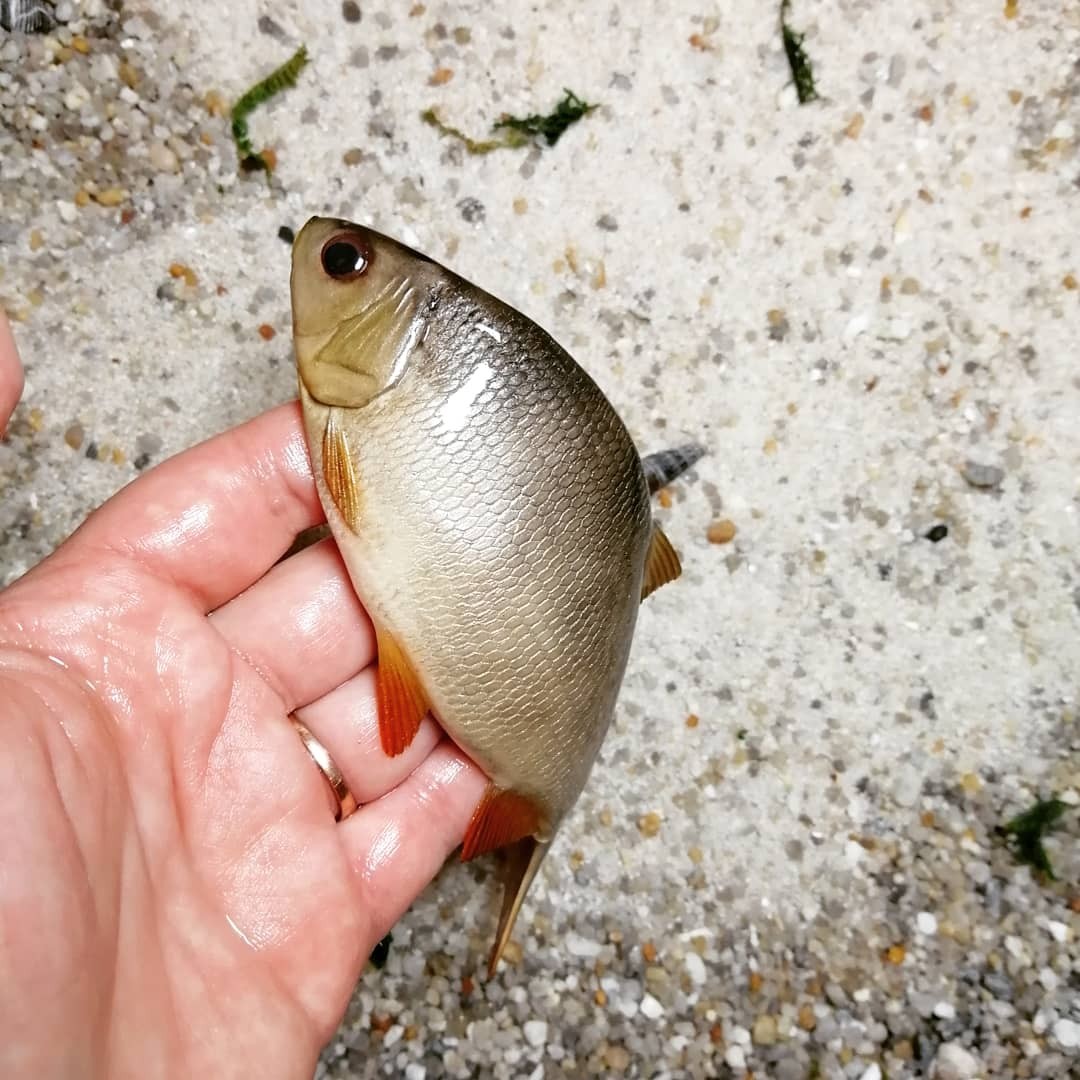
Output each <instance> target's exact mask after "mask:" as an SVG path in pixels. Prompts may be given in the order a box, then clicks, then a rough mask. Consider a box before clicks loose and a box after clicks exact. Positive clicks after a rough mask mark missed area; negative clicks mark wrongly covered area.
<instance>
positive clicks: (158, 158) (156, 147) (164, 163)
mask: <svg viewBox="0 0 1080 1080" xmlns="http://www.w3.org/2000/svg"><path fill="white" fill-rule="evenodd" d="M150 164H151V165H153V166H154V168H155V169H157V171H158V172H169V173H174V172H176V171H177V169H178V168H179V167H180V161H179V159H178V158H177V156H176V154H174V153H173V151H172V150H170V149H169V148H168V147H167V146H166V145H165V144H164V143H163V142H152V143H151V144H150Z"/></svg>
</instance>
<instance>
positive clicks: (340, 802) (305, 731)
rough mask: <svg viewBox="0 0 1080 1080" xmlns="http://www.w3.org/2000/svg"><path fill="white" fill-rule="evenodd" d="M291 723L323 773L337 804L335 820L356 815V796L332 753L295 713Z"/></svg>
mask: <svg viewBox="0 0 1080 1080" xmlns="http://www.w3.org/2000/svg"><path fill="white" fill-rule="evenodd" d="M289 721H290V723H291V724H292V726H293V727H294V728H295V729H296V734H297V735H299V736H300V741H301V742H302V743H303V744H304V749H305V750H306V751H307V752H308V756H309V757H310V758H311V760H312V761H314V762H315V765H316V767H317V768H318V770H319V772H321V773H322V775H323V779H324V780H326V783H327V784H328V785H329V787H330V791H331V793H332V794H333V796H334V799H335V801H336V802H337V810H336V811H335V812H334V820H335V821H344V820H345V818H347V817H349V815H350V814H355V813H356V811H357V810H358V809H359V805H358V803H357V801H356V796H354V795H353V793H352V792H351V791H350V790H349V785H348V784H347V783H345V777H344V776H342V774H341V770H340V769H339V768H338V767H337V764H336V763H335V761H334V759H333V758H332V757H331V756H330V751H329V750H327V749H326V747H325V746H323V744H322V743H321V742H319V740H318V739H316V738H315V736H314V735H312V733H311V730H310V729H309V728H308V727H307V725H306V724H305V723H304V722H303V721H302V720H300V719H299V718H298V717H297V716H296V714H295V713H290V714H289Z"/></svg>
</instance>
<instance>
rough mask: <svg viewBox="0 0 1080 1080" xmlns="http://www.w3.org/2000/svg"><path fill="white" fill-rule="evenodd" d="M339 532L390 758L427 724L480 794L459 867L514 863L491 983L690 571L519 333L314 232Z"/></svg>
mask: <svg viewBox="0 0 1080 1080" xmlns="http://www.w3.org/2000/svg"><path fill="white" fill-rule="evenodd" d="M290 288H291V295H292V314H293V345H294V351H295V356H296V365H297V374H298V386H299V397H300V403H301V409H302V413H303V422H304V428H305V433H306V438H307V443H308V447H309V450H310V453H311V459H312V466H313V472H314V475H315V482H316V485H317V488H318V493H319V497H320V500H321V502H322V505H323V508H324V510H325V513H326V519H327V524H328V526H329V529H330V532H331V534H332V535H333V537H334V540H335V541H336V543H337V545H338V548H339V549H340V551H341V555H342V558H343V561H344V563H345V566H346V569H347V571H348V575H349V578H350V580H351V582H352V585H353V587H354V589H355V591H356V593H357V595H358V597H359V598H360V600H361V602H362V604H363V605H364V607H365V610H366V611H367V613H368V615H369V617H370V619H371V622H372V624H373V626H374V629H375V636H376V644H377V667H376V679H375V682H376V699H377V707H378V723H379V735H380V741H381V744H382V747H383V750H384V751H385V752H386V753H387V754H389V755H391V756H393V755H397V754H401V753H403V752H404V751H405V750H406V749H407V747H408V746H409V744H410V743H411V741H412V739H413V737H414V736H415V735H416V732H417V730H418V729H419V726H420V723H421V721H422V720H423V718H424V717H425V715H427V714H428V713H430V714H431V715H433V716H434V718H435V719H436V721H437V722H438V723H439V725H440V726H441V727H442V728H443V730H444V731H445V732H446V733H447V734H448V735H449V737H450V738H451V739H452V740H453V741H454V742H455V743H456V744H457V745H458V746H459V747H460V749H461V750H462V751H463V752H464V753H465V754H467V755H468V756H469V757H470V758H471V759H472V760H473V761H474V762H475V763H476V764H477V765H478V766H479V767H480V769H481V770H482V771H483V772H484V774H485V775H486V776H487V778H488V784H487V787H486V789H485V791H484V794H483V796H482V798H481V799H480V802H479V804H478V805H477V807H476V808H475V810H474V812H473V815H472V818H471V821H470V822H469V825H468V829H467V831H466V834H465V839H464V842H463V844H462V848H461V858H462V859H464V860H470V859H473V858H476V857H477V856H479V855H482V854H485V853H486V852H489V851H494V850H496V849H501V850H503V851H504V852H505V853H506V855H507V859H506V862H505V871H504V893H503V901H502V909H501V912H500V916H499V923H498V928H497V931H496V936H495V943H494V946H493V948H492V952H491V957H490V961H489V965H488V972H489V976H490V975H493V974H494V973H495V971H496V969H497V965H498V962H499V958H500V957H501V955H502V952H503V950H504V949H505V947H506V944H507V942H508V941H509V940H510V934H511V932H512V930H513V927H514V924H515V921H516V919H517V916H518V913H519V911H520V909H521V906H522V903H523V901H524V899H525V896H526V893H527V892H528V890H529V886H530V885H531V883H532V881H533V880H534V878H535V876H536V873H537V870H538V869H539V867H540V864H541V862H542V860H543V858H544V856H545V854H546V853H547V851H548V850H549V848H550V846H551V843H552V840H553V839H554V837H555V835H556V832H557V830H558V828H559V826H560V825H561V823H562V822H563V820H564V819H565V818H566V816H567V814H568V813H569V812H570V810H571V808H572V807H573V806H574V804H575V803H576V801H577V799H578V796H579V795H580V794H581V791H582V790H583V788H584V787H585V783H586V781H587V779H588V776H589V773H590V771H591V769H592V766H593V763H594V761H595V759H596V756H597V754H598V752H599V750H600V746H601V744H602V742H603V740H604V737H605V735H606V733H607V731H608V728H609V726H610V724H611V721H612V717H613V714H614V710H615V703H616V699H617V696H618V693H619V689H620V686H621V683H622V680H623V676H624V673H625V670H626V665H627V660H628V656H629V652H630V645H631V640H632V637H633V632H634V626H635V622H636V619H637V612H638V608H639V605H640V603H641V601H642V600H643V599H644V598H645V597H646V596H648V595H649V594H650V593H652V592H653V591H654V590H656V589H657V588H659V587H660V586H662V585H664V584H667V583H668V582H671V581H673V580H675V579H676V578H677V577H678V576H679V574H680V573H681V564H680V560H679V556H678V554H677V553H676V551H675V549H674V547H673V546H672V544H671V543H670V541H669V540H668V538H667V537H666V536H665V534H664V532H663V530H662V529H661V528H660V527H659V525H658V524H657V523H656V522H655V521H654V520H653V515H652V510H651V504H650V489H655V487H656V486H657V485H662V484H663V483H669V482H670V480H671V479H673V478H674V477H675V476H677V475H678V474H679V473H680V472H682V471H683V470H684V469H686V468H688V467H690V465H692V464H693V463H694V461H696V460H697V459H698V458H699V457H700V456H701V453H702V451H701V449H700V448H699V447H682V448H680V449H679V450H677V451H674V452H665V453H661V454H657V455H653V456H651V457H650V458H649V459H646V460H647V461H649V462H650V465H649V469H648V473H647V471H646V468H645V466H644V465H643V462H642V459H641V457H640V456H639V454H638V451H637V449H636V447H635V445H634V443H633V441H632V440H631V437H630V435H629V433H628V431H627V429H626V426H625V425H624V423H623V422H622V420H621V419H620V418H619V416H618V414H617V413H616V411H615V409H614V407H613V406H612V405H611V403H610V402H609V401H608V399H607V398H606V397H605V396H604V394H603V393H602V392H601V390H600V388H599V387H598V386H597V384H596V383H595V382H594V381H593V379H592V378H591V377H590V376H589V375H588V374H587V373H586V372H585V370H584V369H583V368H582V367H581V366H580V365H579V364H578V363H577V362H576V361H575V360H574V359H573V357H571V356H570V354H569V353H568V352H567V351H566V350H565V349H563V348H562V347H561V346H560V345H559V344H558V343H557V342H556V341H555V340H554V338H553V337H552V336H551V335H550V334H549V333H548V332H547V331H545V330H544V329H543V328H541V327H540V326H539V325H537V324H536V323H535V322H533V321H532V320H531V319H529V318H528V317H526V316H525V315H524V314H522V313H521V312H519V311H518V310H516V309H515V308H513V307H511V306H510V305H508V304H506V303H504V302H503V301H501V300H499V299H498V298H496V297H495V296H493V295H491V294H490V293H488V292H486V291H485V290H483V289H481V288H480V287H478V286H477V285H475V284H473V283H471V282H469V281H467V280H465V279H464V278H462V277H460V276H458V275H457V274H456V273H454V272H453V271H452V270H450V269H448V268H447V267H445V266H443V265H441V264H439V263H438V262H436V261H435V260H433V259H431V258H429V257H428V256H426V255H424V254H421V253H420V252H418V251H415V250H413V249H412V248H410V247H408V246H406V245H404V244H402V243H400V242H398V241H397V240H394V239H393V238H391V237H389V236H385V235H383V234H381V233H378V232H376V231H374V230H372V229H370V228H367V227H365V226H362V225H358V224H355V223H352V222H349V221H344V220H339V219H333V218H325V217H313V218H311V219H310V220H309V221H308V222H307V223H306V224H305V225H304V227H303V228H302V229H301V231H300V233H299V234H298V235H297V237H296V239H295V242H294V244H293V255H292V271H291V277H290Z"/></svg>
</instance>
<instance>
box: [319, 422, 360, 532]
mask: <svg viewBox="0 0 1080 1080" xmlns="http://www.w3.org/2000/svg"><path fill="white" fill-rule="evenodd" d="M322 468H323V479H324V480H325V481H326V489H327V491H329V492H330V498H331V499H333V500H334V505H335V506H336V507H337V508H338V512H339V513H340V514H341V516H342V518H344V520H345V524H346V525H348V527H349V528H350V529H351V530H352V531H353V532H354V533H356V532H359V531H360V485H359V483H358V482H357V479H356V470H355V469H354V467H353V460H352V455H351V454H350V453H349V441H348V437H347V436H346V434H345V430H344V428H342V426H341V424H340V423H338V419H337V410H336V409H331V410H330V416H329V418H328V419H327V421H326V430H325V431H324V432H323V445H322Z"/></svg>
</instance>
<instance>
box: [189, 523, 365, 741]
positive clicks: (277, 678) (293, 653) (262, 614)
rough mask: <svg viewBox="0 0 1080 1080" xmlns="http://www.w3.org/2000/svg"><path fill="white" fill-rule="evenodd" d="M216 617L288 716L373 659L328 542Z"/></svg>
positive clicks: (277, 570) (280, 568) (361, 615)
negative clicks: (279, 700)
mask: <svg viewBox="0 0 1080 1080" xmlns="http://www.w3.org/2000/svg"><path fill="white" fill-rule="evenodd" d="M210 618H211V621H212V623H213V624H214V626H215V627H216V629H217V630H218V632H219V633H220V634H221V635H222V636H223V637H224V638H225V640H226V641H228V642H229V644H230V645H231V646H232V647H233V648H234V649H235V650H236V651H237V652H238V653H239V654H240V655H241V656H242V657H243V658H244V659H245V660H246V661H247V662H248V663H249V664H250V665H251V666H252V667H253V668H255V670H256V671H258V672H259V674H260V675H261V676H262V677H263V679H264V680H265V681H266V682H267V683H268V684H269V685H270V687H271V688H272V689H274V690H275V691H276V692H277V693H278V694H279V695H280V697H281V699H282V701H283V702H284V703H285V711H286V712H291V711H292V710H293V709H295V708H297V706H300V705H306V704H308V703H309V702H312V701H315V700H316V699H317V698H321V697H322V696H323V695H324V694H328V693H329V692H330V691H331V690H333V689H334V687H336V686H340V685H341V684H342V683H343V682H345V680H346V679H349V678H351V677H352V676H353V675H355V674H356V673H357V672H358V671H360V670H361V669H362V668H365V667H367V665H368V664H370V663H371V661H372V660H373V659H374V657H375V634H374V631H373V630H372V628H371V620H370V619H368V617H367V614H366V613H365V612H364V609H363V608H362V607H361V605H360V601H359V600H358V599H357V598H356V593H355V592H354V591H353V587H352V584H351V583H350V581H349V575H348V573H347V571H346V570H345V564H344V563H343V562H342V561H341V556H340V554H338V549H337V546H336V545H335V544H334V543H333V541H330V540H323V541H321V542H320V543H318V544H315V545H314V546H313V547H309V548H307V549H305V550H304V551H302V552H301V553H300V554H299V555H294V556H293V557H292V558H291V559H286V560H285V562H283V563H280V564H279V565H277V566H275V567H274V568H273V569H272V570H271V571H270V572H269V573H268V574H267V575H266V576H265V577H264V578H263V579H262V580H261V581H258V582H256V583H255V584H254V585H253V586H252V587H251V588H250V589H248V590H246V591H245V592H242V593H241V594H240V595H239V596H238V597H236V598H235V599H234V600H230V601H229V602H228V603H227V604H224V605H223V606H222V607H220V608H218V609H217V611H215V612H214V613H213V615H211V617H210ZM312 730H314V729H312ZM320 738H321V736H320Z"/></svg>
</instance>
